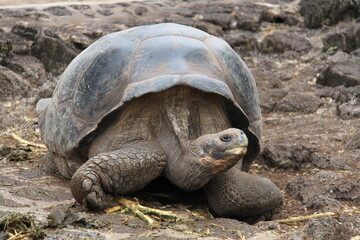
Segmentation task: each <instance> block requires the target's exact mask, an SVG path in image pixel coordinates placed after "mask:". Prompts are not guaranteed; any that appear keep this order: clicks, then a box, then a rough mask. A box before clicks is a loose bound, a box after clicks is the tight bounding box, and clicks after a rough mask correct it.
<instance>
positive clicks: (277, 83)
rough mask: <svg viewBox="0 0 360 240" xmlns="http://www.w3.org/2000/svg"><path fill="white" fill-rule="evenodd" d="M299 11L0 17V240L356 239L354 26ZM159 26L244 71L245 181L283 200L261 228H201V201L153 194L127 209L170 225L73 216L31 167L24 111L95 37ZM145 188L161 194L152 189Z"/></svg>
mask: <svg viewBox="0 0 360 240" xmlns="http://www.w3.org/2000/svg"><path fill="white" fill-rule="evenodd" d="M10 2H11V1H10ZM299 2H300V1H291V0H284V1H280V0H279V1H277V0H272V1H252V2H251V1H231V0H226V1H212V2H211V3H209V2H208V1H205V0H199V1H180V0H178V1H165V0H164V1H156V0H149V1H134V2H131V1H127V2H124V1H121V2H116V3H115V2H112V3H106V2H105V1H102V2H101V3H96V2H91V3H90V2H86V3H81V2H78V3H76V4H75V3H71V4H65V5H61V4H55V5H52V6H49V5H41V4H34V5H31V6H28V5H27V6H26V7H22V6H21V5H20V6H19V5H17V6H16V7H14V8H12V7H6V8H0V86H1V90H0V239H155V238H156V239H209V240H210V239H252V240H255V239H292V240H297V239H327V240H329V239H334V240H335V239H353V240H355V239H360V208H359V207H360V202H359V201H360V174H359V169H360V132H359V129H360V120H359V119H360V101H359V99H360V87H359V85H360V74H359V72H358V70H357V68H356V66H360V51H357V50H359V49H360V40H359V39H360V30H359V29H360V27H359V23H358V22H357V21H356V17H358V16H355V17H349V18H347V19H345V20H344V21H342V20H341V19H340V20H339V21H337V22H336V23H333V22H331V21H332V20H331V18H328V19H330V20H331V21H330V20H329V21H328V22H326V21H327V20H328V19H327V20H324V22H322V23H321V27H317V28H309V27H308V24H309V22H307V20H306V14H303V13H302V15H301V14H300V13H299V6H301V4H300V5H299ZM301 2H307V1H301ZM26 3H28V2H26ZM329 4H330V3H329ZM302 6H303V5H302ZM358 7H359V6H358ZM309 11H310V10H309ZM321 11H322V9H321V8H319V12H321ZM300 12H301V11H300ZM331 14H335V13H331ZM342 14H343V13H342ZM160 22H177V23H182V24H187V25H191V26H195V27H198V28H200V29H202V30H205V31H207V32H209V33H211V34H214V35H217V36H219V37H222V38H224V39H225V40H226V41H228V42H229V44H230V45H231V46H232V47H233V48H234V49H235V50H236V51H237V52H238V53H239V54H240V56H241V57H242V58H243V60H244V61H245V62H246V64H247V65H248V67H249V68H250V70H251V72H252V73H253V75H254V78H255V80H256V81H257V85H258V89H259V95H260V100H261V108H262V114H263V118H262V119H263V137H262V140H261V141H262V152H261V154H260V156H259V157H258V159H257V160H256V161H255V163H254V164H253V165H252V167H251V169H250V172H251V173H253V174H256V175H260V176H264V177H267V178H270V179H271V180H272V181H273V182H274V183H275V184H276V185H277V186H278V187H279V188H280V189H281V191H282V192H283V195H284V204H283V206H282V210H281V212H280V213H279V214H278V215H276V216H275V217H274V220H272V221H266V222H258V223H255V224H251V225H250V224H248V223H245V222H242V221H239V220H236V219H226V218H217V217H216V216H215V217H213V216H212V215H211V212H209V210H208V208H207V204H206V201H205V199H204V196H203V194H202V193H201V192H194V193H183V192H181V191H180V190H178V189H176V188H175V187H173V186H171V185H170V184H168V183H159V182H155V183H153V184H151V185H150V186H148V187H147V188H145V189H143V190H142V191H140V192H138V193H136V194H135V195H133V196H128V197H129V198H131V199H132V198H134V199H135V198H136V199H138V200H139V202H140V203H141V204H142V205H145V206H149V207H156V208H158V209H163V210H170V211H173V212H174V213H176V214H177V215H178V216H179V218H181V220H180V221H173V220H171V219H170V220H169V219H163V218H159V217H156V216H155V217H153V218H154V219H155V220H156V221H157V222H158V224H157V225H154V226H149V225H147V224H146V223H145V222H144V221H143V220H141V219H139V218H138V217H136V216H134V214H132V213H130V212H126V211H121V209H120V210H116V209H114V211H113V212H96V213H94V212H89V211H86V209H83V208H82V207H81V206H80V205H79V204H77V203H76V202H75V200H74V199H73V198H72V196H71V193H70V190H69V182H68V181H67V180H65V179H61V178H56V177H53V176H48V175H45V174H44V173H43V172H41V171H40V170H39V169H38V167H37V163H38V160H39V159H40V158H41V157H42V156H44V154H45V153H46V148H45V146H44V145H43V144H42V143H41V140H40V137H39V136H40V134H39V129H38V127H37V118H36V114H35V105H36V102H37V101H38V100H39V99H40V98H42V97H50V96H51V92H52V90H53V89H54V87H55V85H56V82H57V80H58V79H59V76H60V75H61V72H62V71H63V70H64V69H65V67H66V65H67V64H68V63H69V62H70V61H71V59H72V58H73V57H75V56H76V55H77V54H78V53H79V52H81V51H82V50H83V49H85V48H86V47H87V46H88V45H90V44H91V43H92V42H94V41H95V40H96V39H98V38H99V37H101V36H103V35H105V34H107V33H110V32H113V31H119V30H123V29H127V28H129V27H133V26H138V25H143V24H150V23H160ZM353 29H355V30H353ZM339 32H340V33H341V34H340V33H339ZM351 34H353V35H354V36H353V35H351ZM334 36H335V37H334ZM339 36H340V37H339ZM336 37H337V38H336ZM339 38H342V39H343V40H342V41H340V42H339V41H338V40H336V41H335V42H331V41H332V39H339ZM354 39H355V40H354ZM329 42H330V43H329ZM340 43H341V44H343V45H341V44H340ZM329 44H330V45H329ZM326 46H330V47H326ZM349 46H351V48H352V49H349V48H350V47H349ZM342 63H344V64H343V65H345V66H343V65H341V64H342ZM351 64H354V65H351ZM349 66H350V67H349ZM351 66H355V67H351ZM359 69H360V68H359ZM331 74H332V75H331ZM324 79H325V80H324ZM329 79H330V80H331V81H333V82H336V81H340V84H335V83H329V81H330V80H329ZM349 79H350V80H349ZM324 81H325V82H326V81H327V84H324V83H322V82H324ZM346 81H348V82H349V83H347V82H346ZM157 184H163V185H162V187H161V188H160V190H159V188H158V187H157V188H155V187H154V186H157ZM115 210H116V211H115Z"/></svg>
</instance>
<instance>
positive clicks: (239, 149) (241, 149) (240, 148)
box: [225, 144, 247, 155]
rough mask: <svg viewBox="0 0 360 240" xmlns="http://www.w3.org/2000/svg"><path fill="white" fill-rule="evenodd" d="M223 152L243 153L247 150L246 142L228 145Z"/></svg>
mask: <svg viewBox="0 0 360 240" xmlns="http://www.w3.org/2000/svg"><path fill="white" fill-rule="evenodd" d="M225 152H226V153H229V154H234V155H245V154H246V152H247V144H246V145H245V146H243V145H238V146H233V147H230V148H228V149H226V150H225Z"/></svg>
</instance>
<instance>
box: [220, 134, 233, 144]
mask: <svg viewBox="0 0 360 240" xmlns="http://www.w3.org/2000/svg"><path fill="white" fill-rule="evenodd" d="M220 140H221V141H223V142H230V141H231V136H229V135H224V136H221V137H220Z"/></svg>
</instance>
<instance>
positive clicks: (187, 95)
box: [37, 23, 282, 218]
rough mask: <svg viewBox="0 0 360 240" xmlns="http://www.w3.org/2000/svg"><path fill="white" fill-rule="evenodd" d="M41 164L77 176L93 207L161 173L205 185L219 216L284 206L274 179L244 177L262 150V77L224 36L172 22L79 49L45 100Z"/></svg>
mask: <svg viewBox="0 0 360 240" xmlns="http://www.w3.org/2000/svg"><path fill="white" fill-rule="evenodd" d="M37 112H38V115H39V127H40V130H41V138H42V141H43V142H44V143H45V144H46V146H47V148H48V149H49V153H48V155H47V156H46V157H45V158H44V160H43V164H42V166H45V167H46V168H47V170H51V169H52V170H56V171H58V172H59V173H60V174H61V175H62V176H63V177H66V178H71V192H72V194H73V196H74V198H75V199H76V201H78V202H79V203H81V204H84V205H85V206H87V207H88V208H90V209H95V210H96V209H97V210H99V209H105V208H107V207H110V206H111V205H112V204H113V201H112V200H111V199H113V197H117V196H119V195H123V194H126V193H131V192H135V191H137V190H139V189H141V188H143V187H144V186H146V185H147V184H148V183H150V182H151V181H152V180H154V179H155V178H157V177H159V176H163V177H165V178H167V179H168V180H169V181H170V182H171V183H172V184H174V185H176V186H177V187H179V188H180V189H182V190H184V191H194V190H197V189H201V188H202V189H203V190H204V192H205V193H206V196H207V199H208V202H209V206H210V208H211V209H212V210H213V211H214V212H215V213H216V214H218V215H219V216H236V217H239V218H246V217H251V216H258V215H263V214H265V213H269V212H271V211H272V210H273V209H276V208H279V206H280V204H281V202H282V197H281V194H280V191H279V189H278V188H277V187H276V186H275V184H273V183H272V182H271V181H270V180H268V179H265V178H260V177H258V176H254V175H251V174H249V173H246V172H247V170H248V169H249V166H250V164H251V163H252V161H253V160H254V158H256V156H257V155H258V153H259V151H260V145H259V139H260V137H261V113H260V107H259V98H258V92H257V88H256V84H255V81H254V79H253V77H252V75H251V73H250V71H249V69H248V68H247V66H246V65H245V63H244V62H243V61H242V60H241V58H240V57H239V56H238V55H237V54H236V53H235V52H234V51H233V50H232V49H231V47H230V46H229V45H228V44H227V43H226V42H225V41H223V40H222V39H220V38H217V37H214V36H212V35H209V34H207V33H205V32H203V31H201V30H198V29H195V28H192V27H188V26H184V25H179V24H173V23H165V24H156V25H149V26H141V27H135V28H131V29H128V30H125V31H120V32H114V33H111V34H108V35H106V36H104V37H102V38H100V39H99V40H98V41H96V42H95V43H93V44H92V45H90V46H89V47H88V48H87V49H85V50H84V51H83V52H82V53H81V54H79V55H78V56H77V57H76V58H75V59H74V60H73V61H72V62H71V63H70V65H69V66H68V67H67V69H66V70H65V71H64V73H63V74H62V76H61V78H60V80H59V82H58V84H57V86H56V89H55V90H54V93H53V96H52V98H51V99H42V100H40V101H39V103H38V106H37Z"/></svg>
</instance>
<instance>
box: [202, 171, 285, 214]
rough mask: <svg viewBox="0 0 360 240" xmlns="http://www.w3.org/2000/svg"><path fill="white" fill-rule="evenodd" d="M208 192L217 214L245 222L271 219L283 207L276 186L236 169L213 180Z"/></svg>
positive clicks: (210, 202) (212, 206) (206, 190)
mask: <svg viewBox="0 0 360 240" xmlns="http://www.w3.org/2000/svg"><path fill="white" fill-rule="evenodd" d="M205 192H206V195H207V198H208V201H209V205H210V208H211V209H212V210H213V211H214V212H215V213H216V214H218V215H220V216H224V217H235V218H238V219H242V220H245V221H246V219H249V221H250V220H251V219H253V220H254V221H256V220H269V219H271V217H272V215H273V214H274V213H275V212H276V211H278V209H279V208H280V207H281V204H282V196H281V192H280V190H279V189H278V187H277V186H276V185H275V184H274V183H272V182H271V181H270V180H269V179H266V178H261V177H258V176H255V175H251V174H249V173H246V172H242V171H240V170H239V169H237V168H236V167H233V168H232V169H230V170H229V171H227V172H225V173H223V174H221V175H219V176H216V177H215V178H213V179H212V180H210V182H209V183H208V184H207V185H206V187H205Z"/></svg>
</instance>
